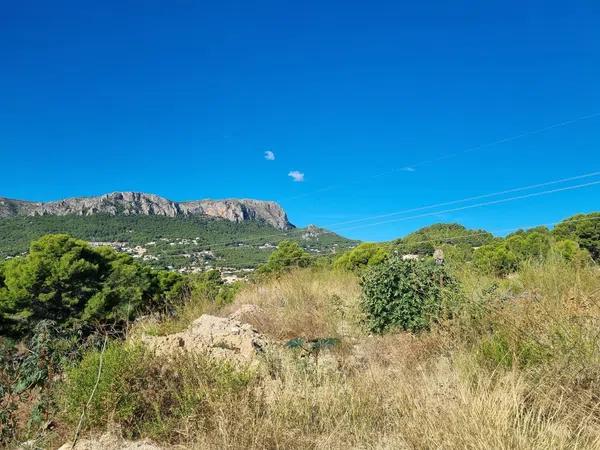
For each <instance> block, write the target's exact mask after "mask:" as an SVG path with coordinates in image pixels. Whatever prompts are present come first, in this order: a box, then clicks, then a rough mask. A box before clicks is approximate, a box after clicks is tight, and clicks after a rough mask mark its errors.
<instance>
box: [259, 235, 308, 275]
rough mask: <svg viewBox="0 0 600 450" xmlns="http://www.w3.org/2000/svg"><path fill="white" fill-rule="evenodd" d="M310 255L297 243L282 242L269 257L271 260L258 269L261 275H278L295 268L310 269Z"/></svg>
mask: <svg viewBox="0 0 600 450" xmlns="http://www.w3.org/2000/svg"><path fill="white" fill-rule="evenodd" d="M310 263H311V258H310V254H309V253H308V252H306V251H305V250H304V249H303V248H302V247H300V245H299V244H298V243H297V242H293V241H281V242H280V243H279V245H278V246H277V249H276V250H275V251H274V252H273V253H271V255H269V260H268V261H267V263H266V264H263V265H262V266H260V267H259V268H258V269H257V272H258V273H259V274H263V275H267V274H277V273H280V272H283V271H286V270H289V269H292V268H294V267H308V266H309V265H310Z"/></svg>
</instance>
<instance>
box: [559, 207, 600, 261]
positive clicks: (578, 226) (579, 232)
mask: <svg viewBox="0 0 600 450" xmlns="http://www.w3.org/2000/svg"><path fill="white" fill-rule="evenodd" d="M553 234H554V236H556V237H557V239H572V240H573V241H575V242H577V243H578V244H579V246H580V247H581V248H583V249H585V250H587V251H588V252H589V253H590V255H591V256H592V258H594V260H595V261H600V213H591V214H578V215H576V216H573V217H570V218H568V219H566V220H564V221H562V222H561V223H559V224H558V225H557V226H556V227H555V228H554V230H553Z"/></svg>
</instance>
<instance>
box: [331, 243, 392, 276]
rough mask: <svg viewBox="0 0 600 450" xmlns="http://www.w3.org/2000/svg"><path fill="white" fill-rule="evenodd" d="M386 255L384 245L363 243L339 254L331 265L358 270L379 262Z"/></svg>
mask: <svg viewBox="0 0 600 450" xmlns="http://www.w3.org/2000/svg"><path fill="white" fill-rule="evenodd" d="M388 256H389V249H388V247H387V246H386V245H381V244H375V243H363V244H360V245H359V246H357V247H355V248H353V249H352V250H350V251H348V252H346V253H344V254H342V255H340V256H339V257H338V258H337V259H336V260H335V261H334V262H333V267H334V268H336V269H342V270H349V271H352V272H360V271H362V270H363V269H365V268H366V267H369V266H374V265H376V264H379V263H381V262H382V261H383V260H385V259H386V258H387V257H388Z"/></svg>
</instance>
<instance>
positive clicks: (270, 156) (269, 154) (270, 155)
mask: <svg viewBox="0 0 600 450" xmlns="http://www.w3.org/2000/svg"><path fill="white" fill-rule="evenodd" d="M265 159H266V160H267V161H275V153H273V152H272V151H271V150H267V151H266V152H265Z"/></svg>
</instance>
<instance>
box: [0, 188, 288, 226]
mask: <svg viewBox="0 0 600 450" xmlns="http://www.w3.org/2000/svg"><path fill="white" fill-rule="evenodd" d="M70 214H73V215H79V216H89V215H92V214H109V215H156V216H167V217H176V216H190V215H198V216H206V217H213V218H219V219H225V220H229V221H232V222H243V221H247V220H259V221H263V222H266V223H268V224H270V225H272V226H274V227H275V228H278V229H280V230H287V229H290V228H293V227H294V226H293V225H292V224H291V223H290V222H289V220H288V218H287V215H286V213H285V211H284V210H283V209H282V208H281V207H280V206H279V205H278V204H277V203H275V202H268V201H260V200H250V199H228V200H195V201H189V202H174V201H172V200H168V199H166V198H164V197H160V196H158V195H154V194H145V193H141V192H113V193H111V194H104V195H101V196H98V197H77V198H69V199H65V200H59V201H55V202H27V201H23V200H12V199H8V198H1V197H0V218H2V217H12V216H40V215H57V216H65V215H70Z"/></svg>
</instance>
